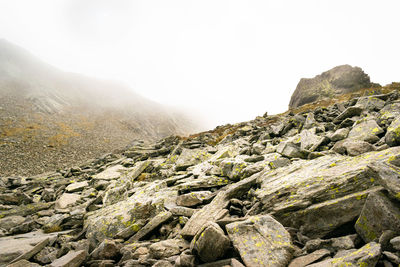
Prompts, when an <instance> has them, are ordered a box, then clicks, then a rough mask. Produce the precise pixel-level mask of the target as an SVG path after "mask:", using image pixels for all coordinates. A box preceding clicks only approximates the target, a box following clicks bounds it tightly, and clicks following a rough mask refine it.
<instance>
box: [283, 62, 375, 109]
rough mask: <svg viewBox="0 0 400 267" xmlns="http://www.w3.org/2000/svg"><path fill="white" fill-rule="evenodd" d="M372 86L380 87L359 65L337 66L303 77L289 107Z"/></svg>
mask: <svg viewBox="0 0 400 267" xmlns="http://www.w3.org/2000/svg"><path fill="white" fill-rule="evenodd" d="M372 86H377V87H380V86H379V85H378V84H373V83H371V81H370V78H369V76H368V74H366V73H364V71H363V70H362V69H361V68H359V67H352V66H350V65H341V66H337V67H335V68H333V69H331V70H328V71H325V72H323V73H321V74H320V75H317V76H315V77H314V78H311V79H307V78H303V79H301V80H300V82H299V83H298V84H297V87H296V90H295V91H294V93H293V95H292V98H291V99H290V103H289V108H297V107H300V106H302V105H304V104H307V103H311V102H314V101H317V100H321V99H324V98H332V97H334V96H338V95H341V94H347V93H352V92H355V91H357V90H360V89H363V88H370V87H372Z"/></svg>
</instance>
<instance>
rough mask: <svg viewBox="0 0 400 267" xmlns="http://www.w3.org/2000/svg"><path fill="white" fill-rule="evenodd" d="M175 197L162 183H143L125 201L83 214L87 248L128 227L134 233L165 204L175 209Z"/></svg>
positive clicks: (164, 183)
mask: <svg viewBox="0 0 400 267" xmlns="http://www.w3.org/2000/svg"><path fill="white" fill-rule="evenodd" d="M177 195H178V191H177V190H175V189H172V188H169V187H168V186H167V183H166V182H165V181H161V180H157V181H154V182H151V183H145V185H143V186H142V187H139V188H138V190H136V191H135V193H134V194H132V195H131V196H130V197H129V198H127V199H126V200H123V201H120V202H118V203H115V204H113V205H109V206H106V207H102V208H101V209H98V210H95V211H93V212H89V213H87V214H86V217H85V221H84V227H86V238H87V239H89V240H90V243H91V246H93V247H97V245H98V244H99V243H101V242H102V241H103V240H104V239H112V238H114V237H115V236H116V235H117V234H118V233H120V232H121V231H122V230H124V229H126V228H127V227H132V229H133V230H135V232H137V233H136V234H138V231H139V230H140V229H141V227H142V223H143V220H149V219H150V218H153V217H155V216H156V215H157V214H159V213H161V212H163V211H164V210H165V205H171V206H175V205H176V204H175V200H176V197H177ZM149 226H150V225H149ZM142 233H143V232H142Z"/></svg>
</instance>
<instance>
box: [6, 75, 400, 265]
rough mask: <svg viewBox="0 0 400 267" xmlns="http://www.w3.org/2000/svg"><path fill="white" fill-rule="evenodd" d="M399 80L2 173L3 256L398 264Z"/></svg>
mask: <svg viewBox="0 0 400 267" xmlns="http://www.w3.org/2000/svg"><path fill="white" fill-rule="evenodd" d="M399 89H400V86H399V84H398V83H393V84H391V85H390V86H386V87H383V88H380V89H379V91H380V92H377V91H376V90H360V91H357V92H354V93H352V94H347V95H342V96H340V99H331V100H332V101H333V102H332V103H330V104H329V105H324V104H323V102H317V103H312V104H308V105H304V106H302V107H301V108H300V109H296V110H291V111H288V112H286V113H283V114H279V115H274V116H264V117H257V118H256V119H255V120H252V121H248V122H243V123H238V124H234V125H225V126H223V127H217V128H216V129H214V130H211V131H208V132H203V133H198V134H195V135H192V136H189V137H187V138H181V137H173V136H172V137H168V138H165V139H162V140H160V141H159V142H157V143H151V144H148V145H144V144H140V143H135V144H132V145H131V146H129V147H127V149H126V150H124V151H121V152H122V153H118V154H109V155H107V156H105V157H100V158H96V159H93V160H91V161H89V162H86V163H84V164H81V165H80V166H78V167H76V166H75V167H69V168H66V169H64V170H59V171H55V172H52V173H48V174H42V175H39V176H35V177H32V176H28V177H3V178H1V179H0V236H1V235H3V237H0V264H4V265H6V264H8V263H9V262H11V261H18V260H20V261H19V263H18V264H19V265H18V266H29V265H30V263H29V262H31V263H38V264H40V265H46V264H50V263H51V266H66V265H67V264H68V263H70V264H71V265H72V263H74V264H75V265H74V266H124V267H127V266H177V267H188V266H190V267H193V266H203V267H204V266H246V267H253V266H257V267H258V266H260V267H261V266H282V267H283V266H289V267H297V266H314V267H318V266H371V267H374V266H397V265H398V264H399V254H400V135H399V133H400V94H399ZM17 257H18V258H17ZM25 259H28V260H29V262H27V261H26V260H25ZM61 263H63V264H65V265H62V264H61ZM310 264H311V265H310Z"/></svg>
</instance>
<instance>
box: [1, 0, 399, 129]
mask: <svg viewBox="0 0 400 267" xmlns="http://www.w3.org/2000/svg"><path fill="white" fill-rule="evenodd" d="M398 10H399V4H398V2H397V1H380V2H379V3H378V2H376V1H351V2H349V1H320V0H319V1H318V0H313V1H301V2H300V1H231V0H229V1H228V0H226V1H187V0H184V1H183V0H182V1H128V0H117V1H106V0H85V1H82V0H69V1H66V0H65V1H62V0H60V1H54V0H38V1H28V0H12V1H8V0H4V1H1V2H0V37H1V38H5V39H7V40H9V41H10V42H13V43H15V44H17V45H20V46H22V47H24V48H26V49H28V50H29V51H31V52H32V53H33V54H35V55H36V56H38V57H39V58H41V59H42V60H43V61H45V62H47V63H49V64H51V65H53V66H56V67H57V68H60V69H62V70H65V71H68V72H74V73H81V74H84V75H87V76H92V77H97V78H101V79H106V80H112V81H115V82H117V83H120V84H123V85H125V86H127V87H129V88H131V89H132V90H134V91H135V92H136V93H138V94H139V95H141V96H144V97H146V98H148V99H151V100H153V101H155V102H158V103H161V104H163V105H165V106H168V107H174V108H175V109H179V110H184V112H185V113H186V114H187V115H189V116H193V117H194V116H195V117H196V118H197V119H196V120H202V121H204V128H211V127H215V126H217V125H221V124H225V123H235V122H240V121H245V120H250V119H253V118H255V117H256V116H258V115H262V114H264V113H265V112H268V113H269V114H275V113H280V112H283V111H285V110H287V105H288V103H289V99H290V96H291V94H292V93H293V91H294V89H295V88H296V85H297V83H298V81H299V80H300V78H302V77H313V76H315V75H317V74H319V73H321V72H322V71H325V70H328V69H330V68H332V67H334V66H337V65H341V64H350V65H353V66H360V67H361V68H363V70H364V71H365V72H366V73H368V74H369V75H370V76H371V80H372V81H374V82H378V83H381V84H383V85H384V84H387V83H390V82H392V81H396V80H398V70H397V64H398V62H399V61H400V53H399V50H398V47H399V46H400V38H399V37H398V34H397V30H398V26H399V22H398V20H397V13H398ZM200 118H201V119H200Z"/></svg>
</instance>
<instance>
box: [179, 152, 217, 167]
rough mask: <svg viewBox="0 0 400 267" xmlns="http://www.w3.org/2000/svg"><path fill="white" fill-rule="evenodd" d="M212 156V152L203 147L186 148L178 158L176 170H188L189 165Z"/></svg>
mask: <svg viewBox="0 0 400 267" xmlns="http://www.w3.org/2000/svg"><path fill="white" fill-rule="evenodd" d="M208 158H210V154H208V153H207V151H205V150H203V149H186V148H184V149H183V150H182V153H181V154H180V155H179V157H178V159H177V160H176V170H177V171H181V170H186V169H187V168H188V167H190V166H193V165H196V164H198V163H200V162H203V161H205V160H207V159H208Z"/></svg>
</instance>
